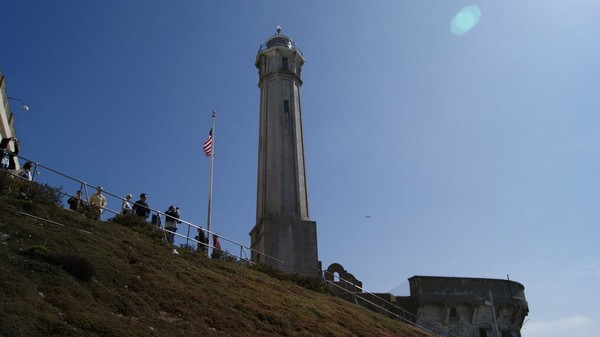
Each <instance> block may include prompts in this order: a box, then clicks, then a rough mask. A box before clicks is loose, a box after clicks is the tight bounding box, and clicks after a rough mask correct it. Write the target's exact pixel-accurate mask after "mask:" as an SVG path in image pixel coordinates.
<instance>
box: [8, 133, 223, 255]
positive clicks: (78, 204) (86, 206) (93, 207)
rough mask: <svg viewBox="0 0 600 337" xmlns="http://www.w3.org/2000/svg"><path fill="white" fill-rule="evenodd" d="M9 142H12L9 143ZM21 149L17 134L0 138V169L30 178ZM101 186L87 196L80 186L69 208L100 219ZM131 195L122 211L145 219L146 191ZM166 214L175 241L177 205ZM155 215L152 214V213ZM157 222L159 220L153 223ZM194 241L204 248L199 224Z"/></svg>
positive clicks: (30, 168) (205, 241)
mask: <svg viewBox="0 0 600 337" xmlns="http://www.w3.org/2000/svg"><path fill="white" fill-rule="evenodd" d="M11 145H12V146H11ZM19 149H20V143H19V140H18V139H17V138H16V137H7V138H2V140H1V141H0V169H6V170H13V171H16V173H15V175H16V176H18V177H20V178H23V179H26V180H28V181H32V180H33V171H34V170H35V165H36V164H35V163H34V162H31V161H27V162H26V163H25V164H24V165H23V166H22V167H21V169H20V170H17V166H18V154H19ZM103 191H104V189H103V188H102V186H98V187H97V188H96V192H95V193H94V194H92V196H90V198H89V200H85V198H84V197H83V196H82V195H81V194H82V192H81V190H78V191H76V192H75V195H73V196H71V197H70V198H69V199H68V200H67V204H69V208H70V209H71V210H74V211H79V212H85V213H86V214H88V215H89V216H90V217H91V218H92V219H94V220H100V218H101V216H102V213H103V212H104V209H105V208H106V206H107V201H106V197H105V196H104V195H103V194H102V192H103ZM131 198H132V195H131V194H127V195H126V196H125V198H124V199H123V202H122V204H121V214H123V215H130V214H135V215H137V216H139V217H142V218H144V219H148V217H149V216H150V214H151V210H150V207H149V206H148V203H147V202H146V198H147V195H146V193H142V194H140V199H139V200H138V201H136V202H133V203H132V202H131ZM164 214H165V226H164V229H165V230H166V231H165V233H166V239H167V241H168V242H170V243H173V242H174V241H175V234H174V233H176V232H177V229H178V228H177V227H178V226H177V225H178V224H180V223H181V220H179V217H180V209H179V207H176V206H169V209H168V210H166V211H165V212H164ZM153 217H154V216H153ZM158 221H159V220H158ZM156 224H157V225H159V226H160V224H159V223H156ZM195 239H196V241H199V242H200V243H199V244H198V249H199V250H201V251H204V252H206V250H207V247H208V244H209V238H208V237H207V236H206V234H205V233H204V230H202V229H201V228H198V235H197V236H196V237H195ZM213 241H214V242H215V249H217V250H218V251H220V250H221V247H220V244H219V241H218V237H217V236H216V235H213Z"/></svg>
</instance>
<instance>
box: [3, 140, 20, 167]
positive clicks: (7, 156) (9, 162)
mask: <svg viewBox="0 0 600 337" xmlns="http://www.w3.org/2000/svg"><path fill="white" fill-rule="evenodd" d="M10 142H13V151H12V152H11V150H10ZM18 154H19V140H18V139H17V138H15V137H8V138H2V141H0V159H1V160H0V167H1V168H3V169H8V170H15V169H16V168H17V161H16V159H15V157H17V155H18Z"/></svg>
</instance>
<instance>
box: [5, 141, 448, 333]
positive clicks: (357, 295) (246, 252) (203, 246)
mask: <svg viewBox="0 0 600 337" xmlns="http://www.w3.org/2000/svg"><path fill="white" fill-rule="evenodd" d="M2 151H5V150H2ZM5 152H8V151H5ZM0 153H1V152H0ZM18 158H20V159H22V160H26V161H30V162H32V163H33V168H32V170H31V176H32V182H35V180H36V178H37V176H38V175H39V174H40V172H39V171H40V170H42V171H47V172H50V173H52V174H55V175H56V176H58V177H61V178H64V179H66V181H69V182H71V183H76V184H78V186H79V188H78V190H79V191H81V193H82V196H81V199H82V200H83V201H84V202H85V203H86V204H87V203H88V201H89V200H90V196H91V195H90V193H89V192H88V189H89V188H91V189H93V190H96V188H97V187H98V185H92V184H88V183H87V182H85V181H83V180H81V179H77V178H75V177H73V176H70V175H68V174H65V173H63V172H60V171H58V170H55V169H53V168H51V167H48V166H46V165H43V164H41V163H38V162H35V161H33V160H31V159H29V158H26V157H23V156H19V157H18ZM61 189H62V187H61ZM102 192H103V195H105V197H106V196H108V197H110V198H111V199H113V200H118V201H119V202H118V203H117V204H121V203H122V202H123V201H124V198H123V197H121V196H119V195H116V194H114V193H111V192H109V191H107V190H106V189H104V190H103V191H102ZM61 194H63V195H64V196H66V197H69V198H70V197H74V195H72V194H69V193H67V192H64V191H61ZM148 209H149V210H150V211H151V213H153V215H154V216H155V219H156V220H155V221H154V224H155V225H156V226H157V228H158V229H160V230H162V231H163V233H165V234H166V233H169V234H172V235H174V236H175V237H178V238H180V241H181V242H183V241H185V244H182V246H184V247H190V248H192V249H194V248H193V247H191V245H192V244H196V246H197V249H198V250H200V251H205V253H206V254H208V256H211V254H210V250H211V249H212V250H213V252H215V251H217V252H218V253H221V256H222V257H224V258H232V259H235V260H237V261H240V262H246V263H248V264H249V265H252V264H254V262H252V260H251V256H252V253H255V254H258V255H262V256H263V257H264V258H265V259H269V260H270V261H275V262H276V264H279V265H280V266H281V267H282V268H280V269H282V270H285V268H284V267H285V266H290V265H288V264H286V263H285V262H284V261H282V260H279V259H277V258H275V257H272V256H269V255H267V254H264V253H263V252H260V251H257V250H255V249H252V248H250V247H248V246H245V245H243V244H241V243H239V242H236V241H235V240H232V239H229V238H227V237H223V236H220V235H218V233H216V232H212V231H208V230H206V229H204V228H202V227H201V226H198V225H196V224H194V223H192V222H189V221H186V220H184V219H179V221H180V223H181V224H182V225H183V227H184V228H185V229H186V230H184V231H183V232H185V233H186V234H185V235H184V234H180V233H178V232H172V231H169V230H167V229H165V228H164V225H163V224H164V223H165V219H166V214H165V213H164V212H161V211H158V210H156V209H153V208H150V207H148ZM103 211H104V212H108V213H111V214H114V215H115V216H116V215H119V214H121V210H115V209H112V208H109V207H105V208H104V209H103ZM26 215H28V214H26ZM28 216H31V215H28ZM58 225H61V226H62V224H58ZM194 230H195V231H196V233H199V231H203V232H204V233H205V235H207V236H212V235H216V236H218V238H219V240H220V241H221V249H220V250H219V249H218V247H215V246H214V244H213V245H211V244H208V243H206V242H201V241H199V240H197V239H196V235H194V234H193V231H194ZM165 241H166V237H165ZM226 247H234V248H235V249H236V250H237V249H239V255H234V254H232V253H230V252H229V250H227V249H226ZM296 269H297V268H296ZM310 272H314V271H310ZM316 272H317V273H319V274H321V271H320V270H319V271H316ZM322 273H323V274H321V275H322V277H323V278H324V280H325V282H326V283H327V284H328V285H329V286H332V287H335V288H337V289H341V290H343V291H344V292H345V293H347V294H349V295H351V296H353V299H354V301H355V302H356V303H357V304H359V302H360V301H362V302H364V303H368V304H369V305H372V306H374V307H376V308H378V309H379V310H381V311H382V312H385V313H386V314H388V315H391V316H393V317H395V318H397V319H399V320H402V321H404V322H406V323H409V324H411V325H414V326H417V327H419V328H421V329H423V330H425V331H428V332H430V333H433V334H435V335H437V336H441V337H457V336H455V335H452V334H450V333H449V332H448V331H445V330H444V329H442V328H439V327H438V326H436V325H435V324H433V323H430V322H427V321H424V320H421V322H422V324H423V323H425V324H424V325H427V327H425V326H423V325H419V324H416V322H417V319H418V317H417V316H415V315H414V314H412V313H410V312H408V311H406V310H404V309H402V308H400V307H398V306H397V305H395V304H394V303H391V302H389V301H385V300H384V299H382V298H380V297H378V300H381V301H385V303H386V306H387V308H386V307H382V306H380V305H378V304H376V303H374V302H373V301H370V300H368V299H366V298H365V296H363V297H361V294H369V295H371V296H374V297H376V295H375V294H372V293H370V292H367V291H365V289H363V288H362V287H361V286H359V285H357V284H353V283H352V282H350V281H348V280H344V279H342V278H340V277H339V276H338V275H336V274H333V277H332V278H331V279H332V280H335V279H336V278H337V279H338V280H339V282H344V283H346V284H347V285H350V286H351V287H341V286H340V285H338V284H336V283H335V282H333V281H329V280H328V279H327V277H325V276H326V275H327V274H326V273H328V272H327V271H323V272H322ZM346 288H350V289H359V290H361V292H352V291H349V290H348V289H346ZM388 308H393V309H395V310H397V311H398V312H400V313H401V315H399V314H397V313H395V312H393V311H391V310H390V309H388ZM407 317H410V319H409V318H407Z"/></svg>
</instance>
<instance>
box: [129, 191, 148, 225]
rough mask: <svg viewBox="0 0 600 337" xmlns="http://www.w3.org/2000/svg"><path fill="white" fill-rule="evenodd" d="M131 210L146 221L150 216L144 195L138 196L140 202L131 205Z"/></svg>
mask: <svg viewBox="0 0 600 337" xmlns="http://www.w3.org/2000/svg"><path fill="white" fill-rule="evenodd" d="M132 209H133V212H134V213H135V214H136V215H137V216H141V217H142V218H144V219H148V217H149V216H150V207H148V203H147V202H146V193H142V194H140V200H138V201H136V202H135V203H134V204H133V207H132Z"/></svg>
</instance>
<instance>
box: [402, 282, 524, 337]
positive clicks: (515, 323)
mask: <svg viewBox="0 0 600 337" xmlns="http://www.w3.org/2000/svg"><path fill="white" fill-rule="evenodd" d="M408 281H409V283H410V297H409V298H408V299H406V298H404V299H403V298H401V297H396V302H397V304H399V306H400V304H402V302H404V303H405V304H404V305H405V306H406V303H410V305H411V306H412V308H413V310H414V311H415V313H416V316H417V317H418V318H417V319H416V323H417V324H418V325H420V326H423V327H426V328H428V327H430V326H431V325H432V324H435V325H436V326H439V327H441V328H443V329H444V330H446V331H448V332H449V334H450V335H451V336H461V337H462V336H464V337H492V336H493V337H496V336H498V337H500V336H501V337H520V336H521V327H522V326H523V322H524V320H525V317H526V316H527V314H528V313H529V306H528V304H527V301H526V300H525V287H523V285H522V284H520V283H518V282H514V281H510V280H500V279H486V278H468V277H433V276H413V277H411V278H410V279H408ZM494 327H497V329H498V332H497V333H496V332H495V331H494V330H495V329H494Z"/></svg>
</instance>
